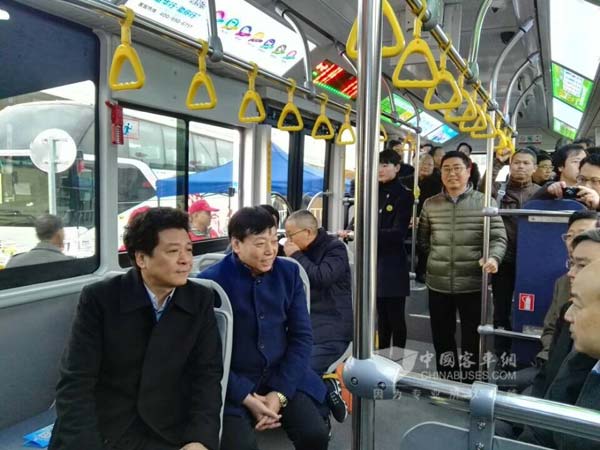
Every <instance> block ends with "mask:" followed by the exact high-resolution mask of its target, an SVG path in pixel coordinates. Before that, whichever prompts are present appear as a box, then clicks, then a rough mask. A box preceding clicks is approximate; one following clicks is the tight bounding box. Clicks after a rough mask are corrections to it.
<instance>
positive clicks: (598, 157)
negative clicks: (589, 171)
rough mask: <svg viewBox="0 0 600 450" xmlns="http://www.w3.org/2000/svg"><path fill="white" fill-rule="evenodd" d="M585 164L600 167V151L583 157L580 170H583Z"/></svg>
mask: <svg viewBox="0 0 600 450" xmlns="http://www.w3.org/2000/svg"><path fill="white" fill-rule="evenodd" d="M584 164H589V165H590V166H596V167H600V153H592V154H590V155H587V156H586V157H585V158H583V159H582V160H581V162H580V163H579V170H581V168H582V167H583V165H584Z"/></svg>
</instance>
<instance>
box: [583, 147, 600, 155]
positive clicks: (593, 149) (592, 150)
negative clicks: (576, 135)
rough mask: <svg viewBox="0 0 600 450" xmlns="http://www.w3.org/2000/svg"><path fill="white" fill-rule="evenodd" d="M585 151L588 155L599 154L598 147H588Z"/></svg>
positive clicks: (599, 148) (599, 149)
mask: <svg viewBox="0 0 600 450" xmlns="http://www.w3.org/2000/svg"><path fill="white" fill-rule="evenodd" d="M585 151H586V152H588V155H598V154H600V147H588V148H586V149H585Z"/></svg>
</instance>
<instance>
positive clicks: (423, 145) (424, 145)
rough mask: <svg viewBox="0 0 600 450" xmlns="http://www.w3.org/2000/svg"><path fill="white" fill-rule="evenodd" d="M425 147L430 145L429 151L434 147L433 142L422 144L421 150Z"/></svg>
mask: <svg viewBox="0 0 600 450" xmlns="http://www.w3.org/2000/svg"><path fill="white" fill-rule="evenodd" d="M425 147H429V150H427V151H428V152H430V151H431V150H432V149H433V144H430V143H427V144H422V145H421V150H423V149H424V148H425Z"/></svg>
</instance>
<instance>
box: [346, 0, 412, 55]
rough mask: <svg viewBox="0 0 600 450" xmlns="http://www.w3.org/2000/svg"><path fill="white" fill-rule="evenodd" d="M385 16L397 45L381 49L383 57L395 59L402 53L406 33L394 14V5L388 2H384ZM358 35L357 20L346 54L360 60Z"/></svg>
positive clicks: (350, 35) (349, 36) (386, 0)
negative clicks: (357, 42)
mask: <svg viewBox="0 0 600 450" xmlns="http://www.w3.org/2000/svg"><path fill="white" fill-rule="evenodd" d="M383 16H384V17H385V18H387V20H388V22H389V24H390V27H391V28H392V35H393V36H394V40H395V41H396V43H395V44H394V45H392V46H389V47H388V46H384V47H383V48H382V49H381V56H382V57H383V58H393V57H394V56H398V55H399V54H400V53H402V50H404V45H405V44H406V42H405V40H404V33H403V32H402V28H401V27H400V23H399V22H398V18H397V17H396V14H395V13H394V8H392V5H390V2H389V1H388V0H383ZM357 35H358V21H357V20H355V21H354V23H353V24H352V29H351V30H350V34H349V35H348V40H347V41H346V54H347V55H348V56H349V57H350V58H352V59H356V58H358V50H357V47H356V41H357Z"/></svg>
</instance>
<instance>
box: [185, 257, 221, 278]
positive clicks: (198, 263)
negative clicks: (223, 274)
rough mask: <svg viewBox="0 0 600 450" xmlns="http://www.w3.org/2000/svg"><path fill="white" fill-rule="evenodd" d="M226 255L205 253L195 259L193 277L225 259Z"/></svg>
mask: <svg viewBox="0 0 600 450" xmlns="http://www.w3.org/2000/svg"><path fill="white" fill-rule="evenodd" d="M225 256H226V254H225V253H204V254H202V255H198V256H195V257H194V262H193V263H192V272H191V273H192V276H194V275H197V274H199V273H200V272H202V271H203V270H204V269H206V268H207V267H210V266H212V265H214V264H217V263H218V262H221V260H222V259H223V258H225Z"/></svg>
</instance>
